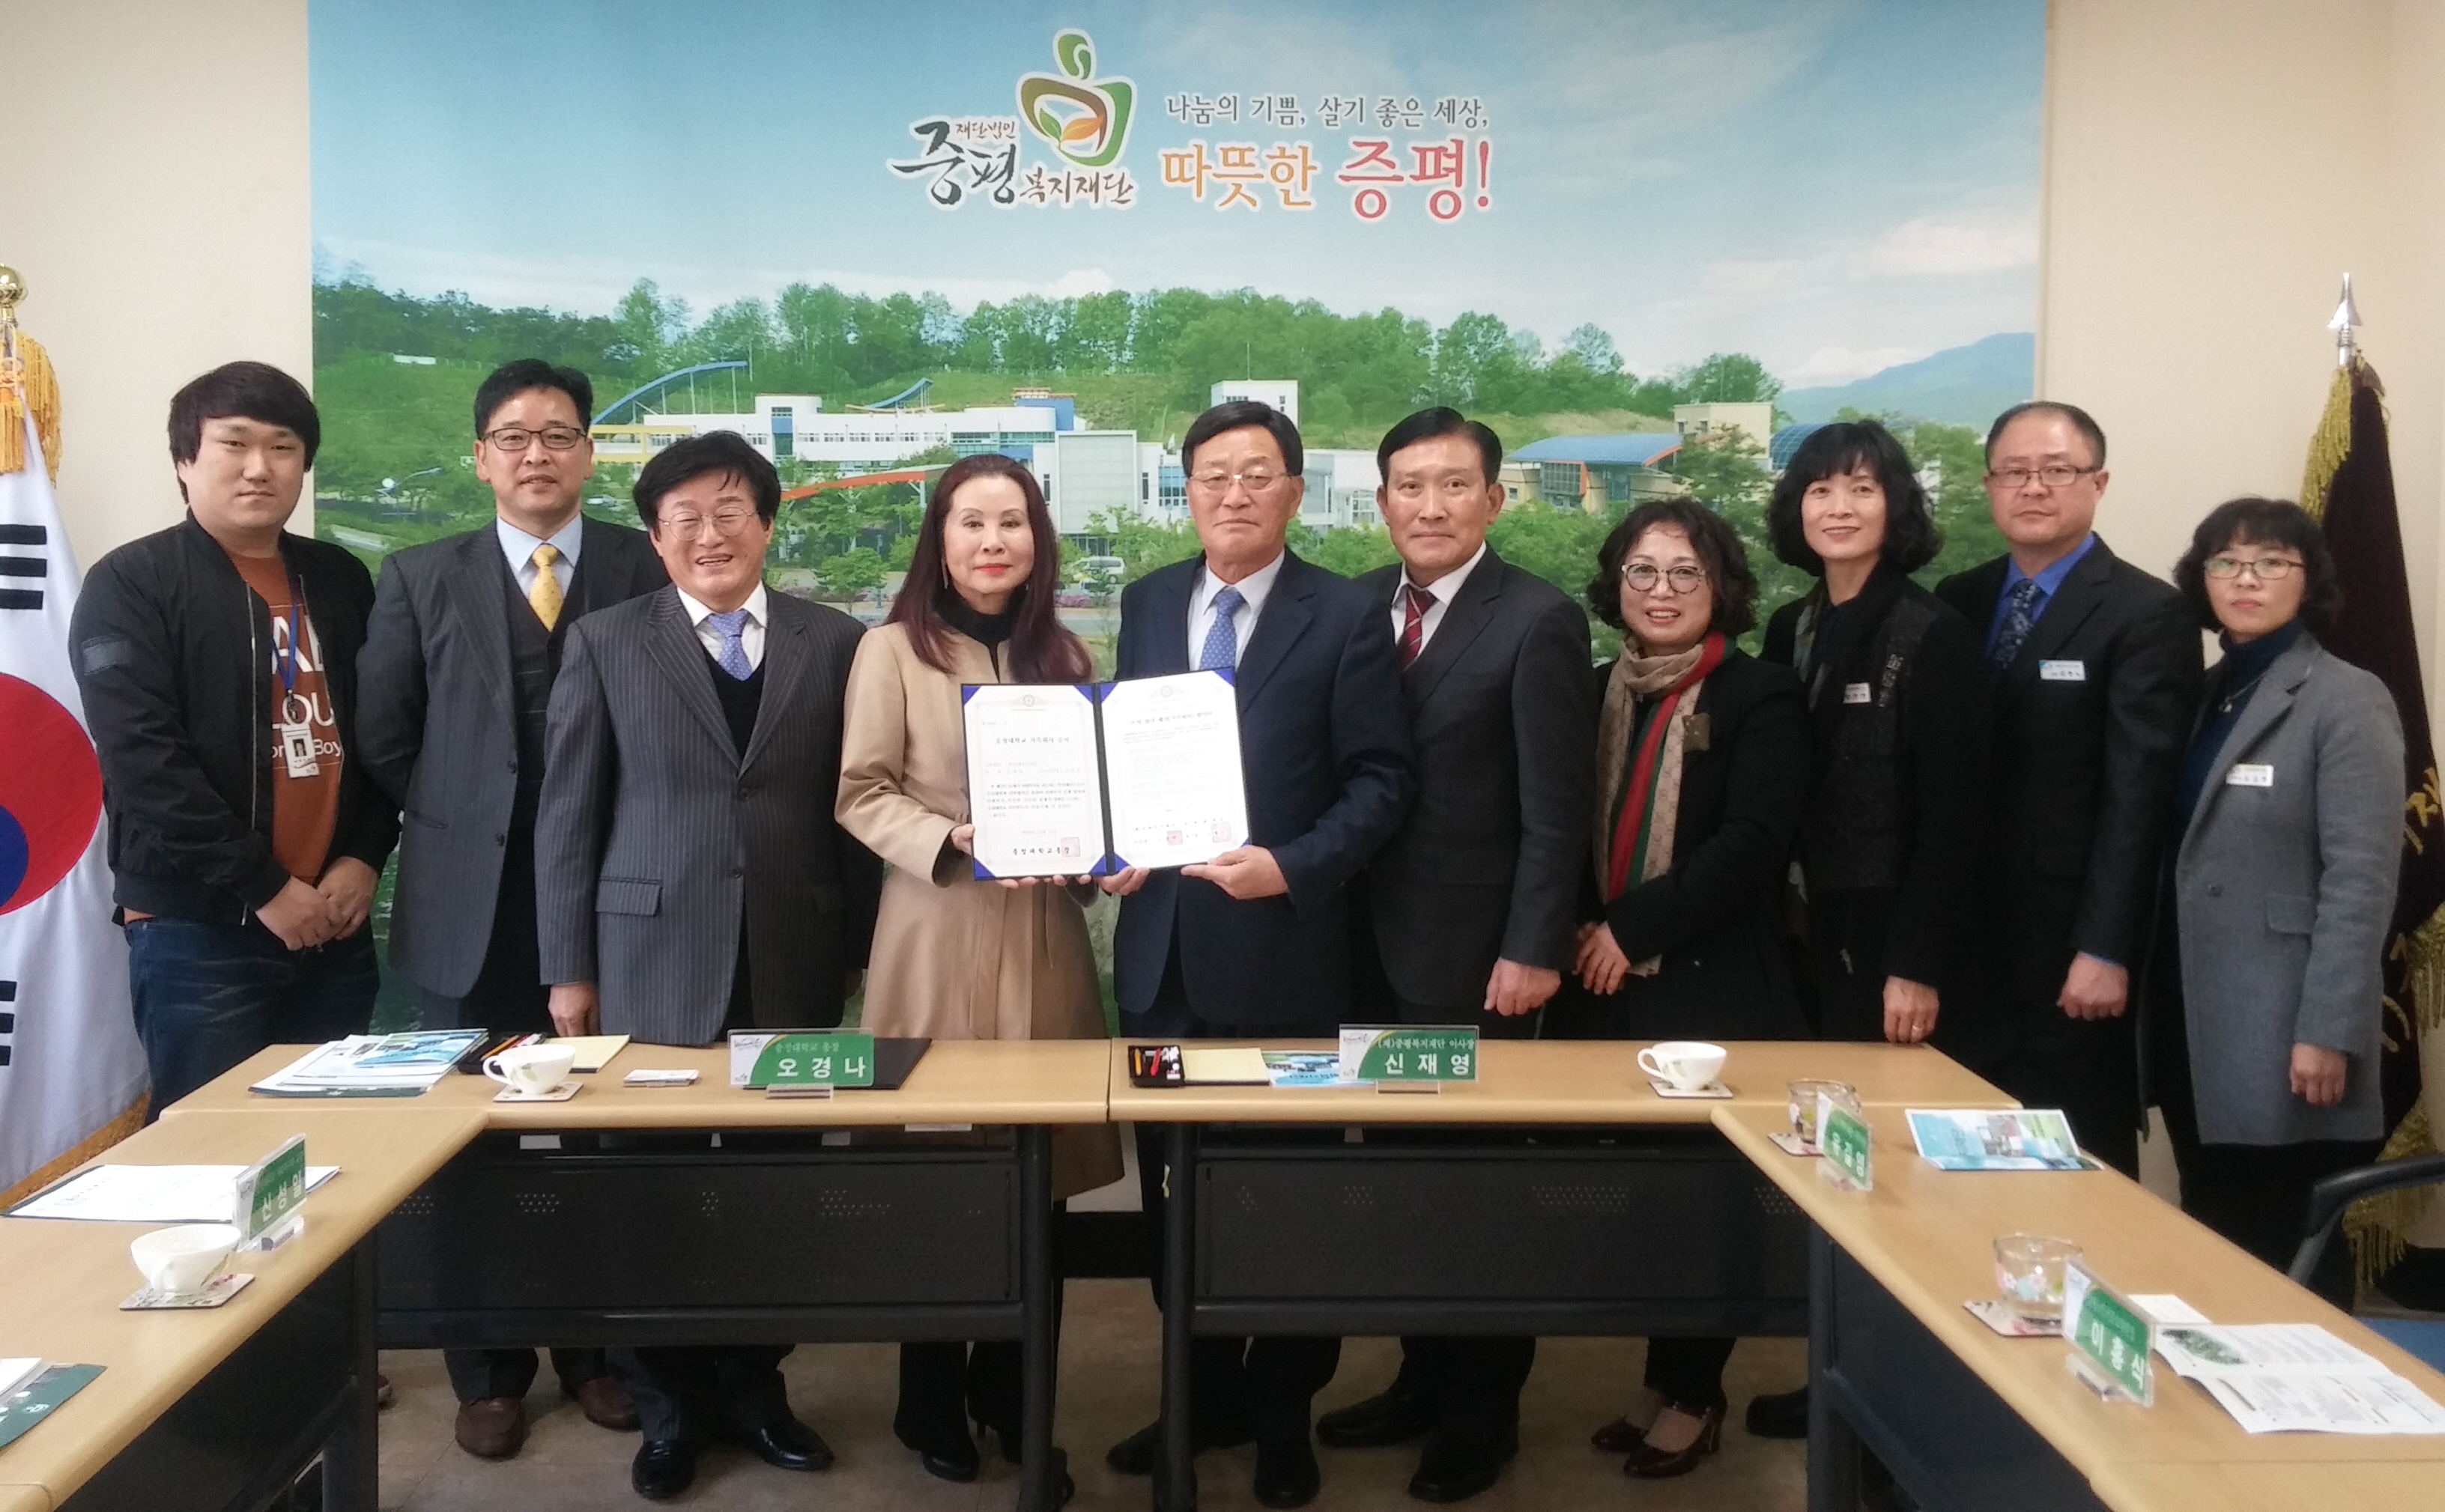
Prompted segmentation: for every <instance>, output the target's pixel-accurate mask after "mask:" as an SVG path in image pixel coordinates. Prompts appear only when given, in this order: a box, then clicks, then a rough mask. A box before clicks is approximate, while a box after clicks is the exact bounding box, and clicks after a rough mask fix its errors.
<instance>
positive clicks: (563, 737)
mask: <svg viewBox="0 0 2445 1512" xmlns="http://www.w3.org/2000/svg"><path fill="white" fill-rule="evenodd" d="M770 603H771V613H772V623H771V625H769V626H768V627H767V630H766V633H765V639H764V695H763V703H762V707H761V709H760V711H759V712H758V714H757V716H756V733H755V735H754V737H753V738H751V739H750V740H749V742H748V745H747V752H746V755H745V756H740V755H739V753H738V748H737V745H736V744H735V743H734V742H733V741H732V739H731V736H730V727H729V725H728V724H727V723H726V722H725V720H724V719H723V717H722V711H721V704H720V700H719V698H718V697H717V696H716V694H715V692H714V686H713V681H712V674H711V672H710V670H709V668H710V663H709V661H708V659H707V657H706V656H705V652H704V647H703V645H702V644H700V642H699V641H698V639H697V635H696V630H695V627H694V626H693V625H690V624H689V623H688V618H687V611H686V610H685V609H684V608H683V607H681V604H680V601H679V592H678V590H677V589H675V588H664V589H663V590H661V591H660V592H656V593H652V594H649V595H647V596H646V597H644V598H641V599H631V600H629V601H628V602H627V603H625V604H622V605H617V606H615V607H611V608H607V609H603V610H600V611H598V612H596V613H593V614H589V615H588V616H587V617H586V618H585V619H583V620H581V621H579V622H578V623H577V624H576V625H572V626H570V629H569V644H568V646H567V649H566V650H565V651H564V652H563V653H562V659H561V668H560V681H558V682H556V683H554V684H553V686H552V693H551V744H550V756H549V765H548V766H547V767H546V769H545V774H544V787H543V805H542V811H541V812H540V813H539V814H538V816H537V818H536V820H535V913H536V919H537V923H538V926H539V929H540V933H541V937H542V938H541V944H542V952H543V976H544V980H546V981H549V982H555V983H557V982H566V981H591V982H594V983H595V984H596V985H597V988H598V990H599V991H600V993H601V995H602V1006H603V1031H604V1033H606V1034H615V1035H634V1036H637V1038H639V1039H641V1040H644V1041H646V1042H649V1043H654V1044H668V1045H702V1044H709V1043H711V1042H712V1041H713V1040H714V1039H716V1038H718V1037H719V1036H720V1034H721V1030H722V1021H723V1017H724V1015H725V1013H726V1011H727V1009H728V1006H729V1001H730V992H731V980H732V978H733V977H734V976H735V975H736V973H737V961H738V946H739V938H740V924H741V920H742V918H743V919H744V921H745V928H746V937H747V943H748V959H749V961H750V970H751V974H752V977H753V981H752V995H753V999H754V1006H755V1013H756V1024H757V1025H758V1026H760V1027H765V1028H822V1027H829V1026H830V1025H831V1024H833V1023H837V1022H838V1021H839V1017H840V1004H841V978H842V974H843V973H845V972H846V971H848V970H849V969H851V968H854V967H857V966H862V965H863V964H864V963H865V961H866V949H867V944H868V938H869V937H870V935H871V932H872V928H873V919H874V902H873V900H874V896H875V892H876V889H877V887H879V886H880V881H881V869H880V868H879V867H878V866H877V865H876V863H875V861H874V858H873V857H872V856H871V855H870V854H868V852H867V850H866V849H865V848H864V847H862V846H860V845H859V844H858V843H857V842H856V841H854V840H852V839H850V838H849V836H848V835H847V834H845V833H844V832H843V831H841V829H840V827H839V826H838V825H837V824H836V823H834V822H833V819H832V799H833V795H834V794H835V793H837V792H838V791H839V788H840V747H841V703H842V699H843V696H844V694H845V693H846V692H847V689H848V686H849V662H850V660H851V658H852V657H853V656H854V654H855V653H856V650H857V641H858V637H859V636H860V635H862V634H864V633H865V632H864V630H863V628H862V627H861V626H860V625H858V623H857V622H856V621H855V620H852V619H850V618H849V616H848V615H846V614H843V613H841V612H840V611H838V610H837V609H830V608H824V607H820V606H817V605H812V604H808V603H805V602H803V601H801V600H798V599H793V598H791V597H789V596H788V595H787V594H783V593H774V594H772V595H771V598H770Z"/></svg>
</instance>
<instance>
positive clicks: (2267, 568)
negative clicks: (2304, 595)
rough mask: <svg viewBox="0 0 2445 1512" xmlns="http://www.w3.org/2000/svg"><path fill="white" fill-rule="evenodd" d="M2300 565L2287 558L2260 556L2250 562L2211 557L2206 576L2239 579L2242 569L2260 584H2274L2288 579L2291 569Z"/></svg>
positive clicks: (2233, 558)
mask: <svg viewBox="0 0 2445 1512" xmlns="http://www.w3.org/2000/svg"><path fill="white" fill-rule="evenodd" d="M2300 565H2301V564H2300V563H2298V562H2296V561H2294V560H2292V559H2291V558H2290V557H2288V556H2262V557H2260V558H2258V559H2257V560H2256V561H2250V562H2245V561H2243V560H2242V559H2241V558H2240V557H2237V556H2211V557H2209V558H2208V576H2210V577H2239V576H2240V575H2241V572H2242V569H2244V568H2248V569H2249V570H2250V572H2251V573H2253V574H2254V575H2256V576H2257V577H2258V579H2259V580H2260V581H2261V582H2266V583H2274V582H2280V581H2281V580H2283V579H2285V578H2287V577H2290V576H2291V575H2292V569H2294V568H2297V567H2299V566H2300Z"/></svg>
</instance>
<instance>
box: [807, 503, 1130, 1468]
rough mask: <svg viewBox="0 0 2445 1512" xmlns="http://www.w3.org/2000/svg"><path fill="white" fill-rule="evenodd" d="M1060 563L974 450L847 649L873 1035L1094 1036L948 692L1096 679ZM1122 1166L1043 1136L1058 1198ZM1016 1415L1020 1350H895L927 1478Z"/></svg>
mask: <svg viewBox="0 0 2445 1512" xmlns="http://www.w3.org/2000/svg"><path fill="white" fill-rule="evenodd" d="M1060 559H1061V551H1060V540H1059V538H1058V537H1057V536H1056V535H1055V533H1054V530H1053V520H1052V516H1051V515H1050V514H1049V513H1047V512H1046V510H1045V507H1044V495H1043V492H1042V490H1040V489H1039V488H1038V487H1037V486H1036V478H1035V476H1033V475H1032V474H1030V473H1029V472H1028V470H1027V469H1026V468H1024V467H1022V466H1020V465H1019V464H1018V463H1017V462H1014V461H1012V460H1011V459H1010V458H1008V457H1001V456H998V455H994V454H987V455H985V456H981V457H968V458H966V459H965V460H963V461H961V462H959V463H957V464H955V465H954V466H953V467H952V468H951V469H950V470H949V471H948V472H946V473H944V474H943V481H942V483H941V484H940V485H939V486H938V487H937V488H936V489H935V491H934V498H933V502H932V503H931V504H930V505H929V506H928V507H927V509H926V512H925V522H924V529H923V531H922V532H921V533H920V534H919V536H918V539H917V549H916V551H915V554H914V555H913V557H912V558H911V560H910V563H909V568H908V577H907V581H906V585H905V587H904V588H902V589H901V593H900V597H899V599H898V600H897V601H895V602H894V603H893V605H892V607H891V614H890V617H889V619H888V620H887V622H886V623H885V624H884V625H883V626H882V627H881V628H879V629H877V630H875V631H874V632H873V633H871V634H869V635H868V636H867V637H866V638H865V640H864V641H862V642H861V643H860V644H859V646H858V652H857V662H856V664H855V665H854V666H853V667H852V668H851V670H850V672H849V709H848V720H847V727H846V731H845V734H844V735H843V737H842V748H841V780H840V800H839V808H838V812H839V816H840V822H841V827H842V828H843V829H845V830H847V831H849V833H851V834H853V835H855V836H856V837H857V838H858V839H860V840H862V841H864V842H865V843H866V845H867V847H868V849H871V850H872V851H873V852H874V853H875V854H876V855H878V856H881V857H882V858H883V860H884V861H885V863H886V864H887V866H888V867H889V868H890V870H889V872H888V873H887V876H886V877H885V880H884V884H883V905H882V910H881V912H880V914H879V915H878V917H877V918H876V920H875V925H874V945H873V951H872V954H871V957H870V958H869V964H868V970H867V979H866V1014H865V1018H864V1020H863V1027H864V1028H865V1029H866V1030H867V1031H868V1032H869V1033H872V1034H876V1035H887V1036H929V1037H932V1038H936V1039H1100V1038H1102V1037H1103V1036H1104V1033H1105V1028H1104V1009H1103V998H1102V994H1101V992H1100V991H1099V989H1098V987H1097V985H1096V980H1095V960H1094V954H1093V952H1092V948H1091V947H1090V946H1089V944H1088V942H1087V919H1086V915H1085V913H1084V911H1083V907H1082V904H1081V901H1080V898H1079V896H1077V895H1073V892H1072V890H1071V888H1070V887H1064V886H1061V885H1060V883H1059V882H1058V881H1057V880H1056V881H1053V882H1048V883H1043V884H1039V883H1036V882H1035V881H1034V880H1033V879H1031V880H1030V881H1028V882H1026V883H1008V882H994V881H986V880H980V879H979V878H978V877H977V876H976V875H975V868H974V865H973V864H972V863H971V861H970V859H969V854H968V852H969V850H970V849H971V841H972V837H973V835H974V833H975V828H976V827H975V826H974V825H972V824H970V823H969V822H968V797H967V752H966V741H965V737H964V733H963V731H964V726H963V722H962V719H961V702H960V687H961V684H962V683H967V682H1083V681H1087V680H1088V679H1089V678H1091V677H1092V676H1093V665H1092V661H1091V659H1090V658H1089V656H1088V654H1087V647H1086V645H1085V644H1083V643H1082V642H1080V641H1079V639H1078V638H1077V637H1076V636H1075V635H1073V634H1071V633H1070V631H1068V630H1066V629H1064V628H1063V627H1062V625H1061V623H1060V621H1059V620H1058V619H1057V618H1056V617H1055V613H1054V596H1055V592H1056V590H1057V588H1058V584H1059V569H1060ZM1080 880H1081V881H1083V880H1084V879H1080ZM1088 896H1092V893H1089V894H1088ZM1120 1174H1121V1163H1120V1147H1119V1145H1118V1143H1117V1141H1116V1140H1114V1138H1113V1137H1112V1133H1111V1129H1075V1130H1063V1131H1061V1132H1060V1133H1058V1134H1056V1136H1055V1141H1054V1184H1055V1185H1054V1192H1055V1196H1056V1197H1060V1196H1068V1195H1070V1194H1072V1193H1073V1192H1078V1191H1083V1190H1086V1189H1088V1188H1090V1187H1093V1186H1100V1185H1105V1184H1107V1183H1110V1182H1112V1181H1116V1180H1118V1179H1119V1178H1120ZM962 1396H964V1398H965V1403H966V1410H965V1411H962V1409H961V1399H962ZM1018 1406H1019V1366H1018V1349H1017V1345H1015V1344H1010V1343H1006V1342H988V1343H980V1344H977V1345H975V1346H974V1348H973V1351H971V1349H970V1347H969V1346H967V1345H961V1344H905V1345H903V1346H901V1352H900V1408H899V1411H898V1413H897V1415H896V1416H895V1418H894V1419H893V1423H892V1427H893V1429H894V1430H895V1431H896V1432H897V1433H898V1434H899V1436H900V1440H901V1442H902V1443H904V1444H905V1445H907V1446H908V1447H910V1448H912V1449H915V1450H916V1451H917V1452H918V1454H919V1455H920V1456H921V1457H922V1459H923V1461H924V1466H925V1468H926V1469H927V1470H928V1471H930V1472H932V1473H933V1474H935V1475H938V1476H941V1477H942V1478H943V1479H944V1480H948V1481H971V1480H974V1479H975V1478H976V1476H977V1473H978V1469H979V1465H978V1453H977V1447H976V1444H975V1442H974V1441H973V1440H972V1439H971V1438H970V1437H969V1436H968V1428H967V1419H968V1417H970V1416H974V1417H975V1418H976V1419H977V1421H978V1422H979V1423H980V1424H981V1425H982V1426H983V1427H985V1428H991V1429H993V1430H994V1431H996V1432H998V1433H999V1435H1000V1436H1001V1443H1002V1450H1003V1452H1004V1453H1005V1454H1007V1455H1010V1456H1011V1457H1013V1458H1014V1459H1015V1458H1016V1457H1017V1448H1018Z"/></svg>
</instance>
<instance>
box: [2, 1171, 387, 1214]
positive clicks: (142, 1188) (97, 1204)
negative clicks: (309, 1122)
mask: <svg viewBox="0 0 2445 1512" xmlns="http://www.w3.org/2000/svg"><path fill="white" fill-rule="evenodd" d="M253 1168H254V1167H249V1166H96V1167H92V1168H91V1169H89V1170H84V1171H79V1172H78V1173H77V1174H75V1175H73V1176H70V1177H67V1178H66V1179H65V1180H63V1181H60V1182H57V1183H54V1184H53V1185H50V1186H47V1187H46V1188H44V1189H43V1190H42V1191H39V1192H36V1193H35V1194H34V1195H33V1196H31V1197H28V1198H27V1199H26V1200H25V1201H24V1202H22V1203H19V1204H17V1205H16V1206H14V1207H12V1208H10V1209H9V1217H10V1218H77V1219H84V1220H86V1221H87V1222H93V1223H240V1224H243V1223H245V1222H246V1218H247V1215H246V1214H244V1213H240V1212H238V1211H237V1183H238V1178H239V1177H240V1176H241V1175H243V1174H245V1173H246V1172H247V1171H249V1170H252V1169H253ZM339 1173H340V1167H337V1166H308V1167H306V1189H307V1190H308V1191H312V1190H313V1189H314V1188H315V1187H317V1186H320V1185H323V1184H324V1183H325V1182H327V1181H329V1180H330V1179H331V1178H332V1177H334V1176H336V1175H338V1174H339Z"/></svg>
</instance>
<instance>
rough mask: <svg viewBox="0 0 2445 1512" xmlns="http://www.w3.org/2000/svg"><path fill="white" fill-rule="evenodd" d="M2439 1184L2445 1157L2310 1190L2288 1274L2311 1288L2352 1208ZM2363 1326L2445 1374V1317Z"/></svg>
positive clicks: (2340, 1175) (2343, 1174)
mask: <svg viewBox="0 0 2445 1512" xmlns="http://www.w3.org/2000/svg"><path fill="white" fill-rule="evenodd" d="M2438 1183H2445V1155H2415V1156H2413V1157H2412V1158H2410V1159H2409V1160H2389V1161H2380V1162H2379V1163H2378V1164H2377V1165H2374V1166H2361V1167H2357V1168H2355V1169H2352V1170H2346V1171H2337V1172H2336V1173H2335V1174H2334V1175H2332V1176H2329V1177H2327V1178H2325V1179H2324V1181H2321V1182H2320V1183H2318V1185H2315V1186H2312V1187H2310V1188H2309V1223H2308V1235H2307V1237H2306V1238H2305V1239H2303V1240H2302V1241H2301V1248H2300V1251H2299V1253H2297V1254H2295V1255H2294V1256H2293V1257H2292V1268H2291V1270H2290V1271H2289V1272H2288V1273H2287V1274H2288V1275H2290V1277H2291V1278H2292V1279H2294V1280H2295V1281H2298V1282H2300V1283H2301V1284H2302V1285H2304V1286H2306V1285H2308V1284H2309V1278H2310V1276H2311V1275H2312V1274H2313V1273H2315V1272H2316V1270H2317V1269H2318V1258H2319V1257H2320V1256H2321V1255H2324V1253H2325V1252H2326V1243H2327V1241H2329V1240H2331V1239H2333V1238H2334V1234H2335V1228H2336V1225H2337V1223H2338V1222H2339V1221H2340V1220H2341V1219H2342V1216H2343V1209H2344V1208H2346V1207H2349V1206H2350V1205H2351V1204H2354V1203H2356V1202H2358V1201H2360V1200H2361V1198H2363V1197H2374V1196H2376V1195H2377V1194H2378V1193H2380V1192H2391V1191H2399V1190H2400V1189H2401V1188H2403V1187H2405V1186H2427V1185H2435V1184H2438ZM2361 1322H2363V1323H2366V1324H2367V1325H2368V1326H2369V1327H2370V1328H2371V1329H2373V1330H2375V1331H2376V1332H2378V1333H2380V1334H2382V1335H2385V1336H2386V1337H2387V1338H2388V1339H2391V1340H2392V1341H2393V1342H2395V1343H2396V1344H2398V1345H2400V1346H2401V1347H2402V1348H2403V1349H2404V1350H2405V1351H2406V1352H2408V1353H2411V1354H2413V1355H2415V1356H2417V1358H2419V1359H2420V1360H2422V1361H2424V1362H2426V1363H2427V1364H2429V1365H2431V1366H2433V1367H2435V1368H2436V1369H2437V1370H2440V1371H2445V1316H2437V1315H2434V1314H2428V1315H2422V1316H2386V1315H2375V1316H2362V1317H2361Z"/></svg>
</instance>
